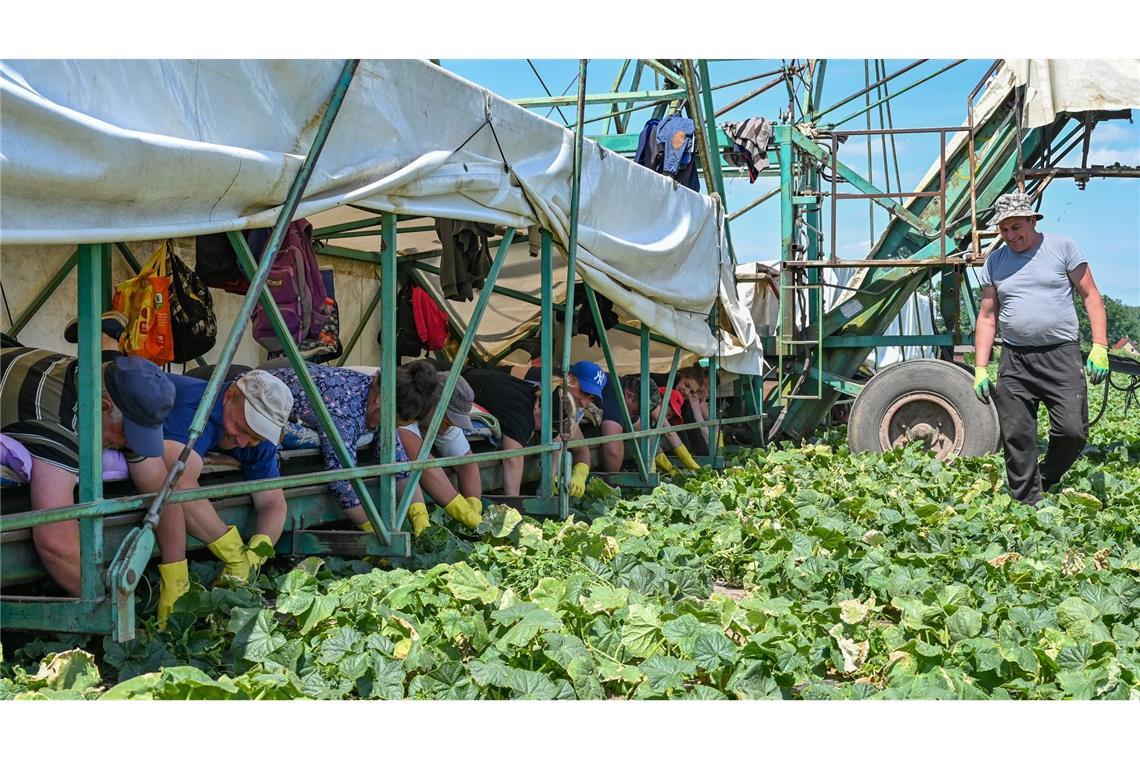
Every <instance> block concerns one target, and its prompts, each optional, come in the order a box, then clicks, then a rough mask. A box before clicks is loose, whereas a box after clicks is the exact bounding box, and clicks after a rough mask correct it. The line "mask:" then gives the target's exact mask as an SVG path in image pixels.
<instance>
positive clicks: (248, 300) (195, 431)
mask: <svg viewBox="0 0 1140 760" xmlns="http://www.w3.org/2000/svg"><path fill="white" fill-rule="evenodd" d="M359 63H360V62H359V61H358V60H349V61H347V62H346V63H345V65H344V67H343V68H342V70H341V73H340V78H339V79H338V80H337V84H336V87H335V89H334V90H333V93H332V96H331V97H330V99H329V102H328V105H327V106H326V108H325V112H324V114H323V116H322V117H321V122H320V125H319V126H318V127H317V131H316V134H315V135H314V137H313V144H312V145H311V146H310V148H309V152H308V154H307V155H306V156H305V160H304V161H303V162H302V163H301V168H300V169H299V170H298V172H297V176H296V177H295V178H294V180H293V184H292V186H291V187H290V188H289V193H288V195H287V196H286V198H285V202H284V204H282V207H281V212H280V214H279V215H278V217H277V221H276V223H275V224H274V225H273V231H272V232H271V233H270V236H269V241H268V242H267V243H266V247H265V253H263V254H262V257H261V263H260V265H259V267H258V270H257V273H256V274H255V276H254V278H252V279H251V281H250V287H249V291H248V292H247V293H246V295H245V299H244V300H243V301H242V305H241V308H240V309H239V310H238V314H237V316H236V317H235V319H234V328H233V329H231V330H230V332H229V334H228V335H227V336H226V340H225V343H224V344H223V346H222V351H221V354H220V355H219V357H218V363H217V365H216V366H215V367H214V373H213V375H212V376H211V377H210V381H209V383H208V384H207V385H206V391H205V393H203V395H202V401H201V403H200V404H199V406H198V411H197V412H196V413H195V415H194V420H193V422H192V423H191V424H190V431H189V436H188V438H187V441H186V445H185V446H184V447H183V449H182V453H181V455H179V458H178V461H177V462H175V463H174V465H173V466H172V467H171V468H170V471H169V472H168V473H167V476H166V481H165V482H164V483H163V485H162V488H161V489H160V490H159V492H158V494H157V495H156V496H155V499H154V502H153V503H152V504H151V506H150V509H149V510H148V511H147V516H146V524H147V525H150V526H151V527H153V526H154V525H156V524H157V523H158V519H159V513H160V511H161V509H162V505H163V503H164V502H165V501H166V499H167V498H168V496H169V495H170V492H171V490H172V489H173V487H174V483H175V482H176V481H177V480H178V478H179V477H180V476H181V474H182V471H183V470H184V469H185V467H186V460H187V459H188V458H189V456H190V452H191V451H192V450H193V449H194V444H195V443H197V441H198V438H199V437H201V435H202V430H203V429H205V426H206V418H207V417H209V415H210V412H211V411H212V410H213V406H214V401H215V399H216V398H217V396H218V392H219V391H220V390H221V386H222V382H223V381H224V380H225V374H226V371H227V370H228V369H229V365H230V363H231V362H232V361H233V357H234V354H235V353H236V352H237V347H238V343H240V342H241V337H242V332H243V329H242V328H244V326H245V325H246V324H247V323H248V322H249V320H250V316H251V315H252V314H253V307H254V304H255V302H256V300H257V297H258V294H260V293H261V291H262V290H264V289H265V281H266V280H267V279H268V278H269V268H270V266H271V265H272V263H273V256H272V255H269V253H268V252H269V251H276V250H277V248H278V247H279V246H280V245H281V241H282V240H283V239H284V237H285V228H286V227H287V226H288V224H289V221H290V219H291V218H292V216H293V212H294V211H295V210H296V208H297V204H298V203H300V200H301V195H302V194H303V193H304V191H305V186H306V185H307V184H308V182H309V178H310V177H311V176H312V173H313V167H314V166H316V163H317V158H318V157H319V156H320V154H321V150H322V149H323V148H324V145H325V141H326V140H327V139H328V135H329V131H330V130H331V129H332V125H333V122H334V121H335V119H336V115H337V113H338V112H339V111H340V106H341V104H342V103H343V102H344V96H345V93H346V92H348V86H349V84H351V82H352V77H353V74H354V73H355V72H356V67H357V66H358V65H359Z"/></svg>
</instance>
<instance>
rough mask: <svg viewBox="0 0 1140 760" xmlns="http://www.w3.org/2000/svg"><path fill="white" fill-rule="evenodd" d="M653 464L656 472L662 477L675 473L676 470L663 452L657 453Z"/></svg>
mask: <svg viewBox="0 0 1140 760" xmlns="http://www.w3.org/2000/svg"><path fill="white" fill-rule="evenodd" d="M653 463H654V464H656V465H657V471H658V472H660V473H662V474H664V475H673V474H675V473H676V472H677V468H676V467H674V466H673V463H672V462H670V461H669V457H667V456H665V452H664V451H658V452H657V456H656V457H654V458H653Z"/></svg>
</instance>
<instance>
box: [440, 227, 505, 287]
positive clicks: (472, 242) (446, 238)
mask: <svg viewBox="0 0 1140 760" xmlns="http://www.w3.org/2000/svg"><path fill="white" fill-rule="evenodd" d="M435 232H436V234H437V235H438V236H439V242H440V245H441V246H442V247H443V253H442V255H441V256H440V260H439V285H440V287H441V288H442V289H443V295H444V297H445V298H447V299H448V300H451V301H470V300H472V298H474V289H475V288H481V287H483V281H484V280H486V278H487V272H489V271H490V270H491V249H490V246H489V245H488V243H487V237H488V236H489V235H492V234H494V232H495V227H494V225H491V224H482V223H480V222H464V221H459V220H457V219H436V220H435Z"/></svg>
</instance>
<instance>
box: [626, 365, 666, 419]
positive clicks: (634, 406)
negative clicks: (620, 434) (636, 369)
mask: <svg viewBox="0 0 1140 760" xmlns="http://www.w3.org/2000/svg"><path fill="white" fill-rule="evenodd" d="M621 390H622V393H623V394H625V405H626V407H627V408H628V409H629V416H630V418H634V417H637V416H638V415H640V414H641V375H639V374H637V373H633V374H629V375H622V377H621ZM660 403H661V389H660V388H658V387H657V383H655V382H653V381H652V380H650V381H649V411H650V412H652V411H653V410H654V409H656V408H657V405H658V404H660Z"/></svg>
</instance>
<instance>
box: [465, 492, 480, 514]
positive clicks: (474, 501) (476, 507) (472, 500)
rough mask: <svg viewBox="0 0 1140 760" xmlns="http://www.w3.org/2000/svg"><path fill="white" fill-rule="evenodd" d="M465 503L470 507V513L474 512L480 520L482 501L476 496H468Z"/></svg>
mask: <svg viewBox="0 0 1140 760" xmlns="http://www.w3.org/2000/svg"><path fill="white" fill-rule="evenodd" d="M467 503H468V504H469V505H470V506H471V511H472V512H474V513H475V514H476V515H478V516H479V517H480V518H482V517H483V500H482V499H480V498H479V497H478V496H468V497H467Z"/></svg>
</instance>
